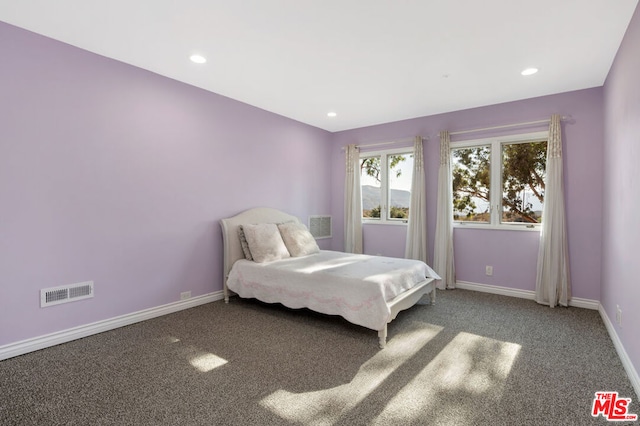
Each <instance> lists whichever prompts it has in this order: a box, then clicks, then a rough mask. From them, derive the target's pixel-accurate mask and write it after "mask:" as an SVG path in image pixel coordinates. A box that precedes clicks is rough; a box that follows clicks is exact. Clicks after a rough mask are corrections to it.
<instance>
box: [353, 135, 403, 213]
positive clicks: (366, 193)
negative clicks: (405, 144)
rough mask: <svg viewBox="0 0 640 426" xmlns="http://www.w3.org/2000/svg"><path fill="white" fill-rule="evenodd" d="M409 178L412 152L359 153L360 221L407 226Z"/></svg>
mask: <svg viewBox="0 0 640 426" xmlns="http://www.w3.org/2000/svg"><path fill="white" fill-rule="evenodd" d="M412 175H413V150H409V151H407V148H404V149H403V150H400V151H397V150H395V151H384V152H364V153H361V154H360V185H361V186H362V219H363V220H364V221H366V222H374V223H406V222H407V220H408V219H409V207H410V205H411V179H412Z"/></svg>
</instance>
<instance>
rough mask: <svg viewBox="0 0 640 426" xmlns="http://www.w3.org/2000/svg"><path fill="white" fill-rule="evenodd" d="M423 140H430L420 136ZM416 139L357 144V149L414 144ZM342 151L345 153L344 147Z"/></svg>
mask: <svg viewBox="0 0 640 426" xmlns="http://www.w3.org/2000/svg"><path fill="white" fill-rule="evenodd" d="M420 137H421V138H422V141H426V140H429V137H428V136H420ZM413 139H414V138H404V139H396V140H394V141H389V142H374V143H367V144H357V145H356V148H368V147H370V146H382V145H393V144H396V143H407V142H413ZM341 149H342V151H344V146H343V147H342V148H341Z"/></svg>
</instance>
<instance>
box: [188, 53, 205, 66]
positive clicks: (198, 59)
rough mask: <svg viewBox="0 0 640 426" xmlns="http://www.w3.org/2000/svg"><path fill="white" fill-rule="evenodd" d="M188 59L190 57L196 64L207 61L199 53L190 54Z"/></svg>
mask: <svg viewBox="0 0 640 426" xmlns="http://www.w3.org/2000/svg"><path fill="white" fill-rule="evenodd" d="M189 59H191V62H195V63H196V64H204V63H205V62H207V58H205V57H204V56H201V55H191V57H190V58H189Z"/></svg>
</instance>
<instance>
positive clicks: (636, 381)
mask: <svg viewBox="0 0 640 426" xmlns="http://www.w3.org/2000/svg"><path fill="white" fill-rule="evenodd" d="M598 312H600V316H601V317H602V321H604V325H605V327H606V328H607V331H608V332H609V337H611V340H612V341H613V346H614V347H615V348H616V352H618V357H620V361H621V362H622V365H623V366H624V369H625V371H626V372H627V376H629V380H630V381H631V385H632V386H633V389H634V390H635V391H636V397H637V398H640V376H638V372H637V371H636V369H635V367H634V366H633V364H632V363H631V359H629V355H627V351H625V350H624V346H622V342H621V341H620V338H619V337H618V333H616V329H615V327H614V326H613V323H612V322H611V320H610V319H609V316H608V315H607V312H606V311H605V310H604V308H603V307H602V305H600V306H599V308H598ZM624 396H625V397H626V398H629V397H630V396H627V395H624ZM636 401H637V400H636Z"/></svg>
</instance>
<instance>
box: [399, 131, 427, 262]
mask: <svg viewBox="0 0 640 426" xmlns="http://www.w3.org/2000/svg"><path fill="white" fill-rule="evenodd" d="M426 197H427V194H426V193H425V185H424V154H423V149H422V137H421V136H416V138H415V140H414V142H413V177H412V180H411V204H410V206H409V224H408V226H407V245H406V247H405V251H404V257H406V258H407V259H417V260H422V261H423V262H425V263H428V262H427V260H428V257H429V252H428V249H427V202H426Z"/></svg>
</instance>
